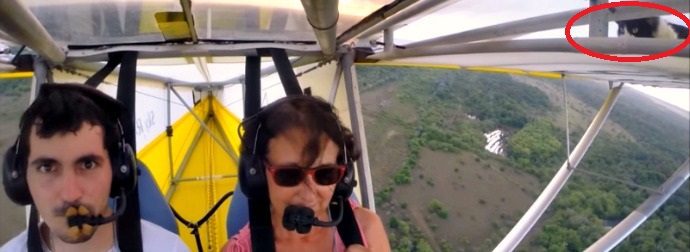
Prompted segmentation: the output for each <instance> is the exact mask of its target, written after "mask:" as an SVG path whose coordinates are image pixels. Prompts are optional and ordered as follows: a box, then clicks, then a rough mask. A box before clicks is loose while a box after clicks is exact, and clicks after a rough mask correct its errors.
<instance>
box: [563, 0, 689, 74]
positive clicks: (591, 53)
mask: <svg viewBox="0 0 690 252" xmlns="http://www.w3.org/2000/svg"><path fill="white" fill-rule="evenodd" d="M619 6H633V7H645V8H652V9H657V10H661V11H665V12H668V13H671V14H673V15H674V16H676V17H679V18H680V19H682V20H683V22H685V24H686V25H687V26H689V27H690V19H688V18H687V17H686V16H685V15H683V13H680V12H679V11H677V10H675V9H673V8H671V7H668V6H664V5H660V4H656V3H651V2H639V1H623V2H613V3H604V4H599V5H595V6H592V7H589V8H587V9H584V10H582V11H580V12H578V13H577V14H575V16H573V17H572V18H570V19H569V20H568V23H567V24H566V25H565V38H566V39H567V40H568V43H570V44H571V45H572V46H573V47H575V49H577V50H578V51H580V52H582V53H584V54H587V55H589V56H592V57H595V58H599V59H603V60H609V61H617V62H642V61H650V60H657V59H661V58H664V57H668V56H671V55H673V54H675V53H678V52H679V51H680V50H683V48H684V47H686V46H688V45H690V36H689V37H687V38H686V39H685V40H684V41H683V43H681V44H680V45H678V46H677V47H675V48H673V49H671V50H668V51H665V52H661V53H657V54H651V55H645V56H632V57H619V56H613V55H607V54H603V53H598V52H595V51H592V50H589V49H587V48H585V47H583V46H581V45H580V44H578V43H577V42H575V40H574V39H573V37H572V36H570V28H572V27H573V25H574V24H575V21H577V20H578V19H580V18H582V17H584V16H585V15H587V14H589V13H592V12H595V11H598V10H603V9H607V8H612V7H619Z"/></svg>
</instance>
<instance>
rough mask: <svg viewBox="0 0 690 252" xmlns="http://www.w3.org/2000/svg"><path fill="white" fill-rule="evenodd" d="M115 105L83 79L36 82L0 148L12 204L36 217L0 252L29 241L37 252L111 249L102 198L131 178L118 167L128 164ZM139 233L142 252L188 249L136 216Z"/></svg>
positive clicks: (110, 225)
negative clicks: (5, 146) (16, 131)
mask: <svg viewBox="0 0 690 252" xmlns="http://www.w3.org/2000/svg"><path fill="white" fill-rule="evenodd" d="M122 111H123V106H122V104H121V103H119V102H118V101H117V100H115V99H113V98H111V97H110V96H108V95H106V94H104V93H102V92H100V91H99V90H97V89H95V88H92V87H88V86H86V85H81V84H44V85H42V86H41V90H40V92H39V94H38V96H37V98H36V100H35V101H34V102H33V103H32V104H31V105H30V106H29V108H28V109H27V110H26V111H25V112H24V114H23V115H22V117H21V120H20V135H19V137H18V138H17V142H16V143H15V146H13V147H12V148H10V149H9V150H8V152H7V153H6V155H5V159H6V160H5V163H4V164H3V186H4V188H5V193H6V194H7V195H8V197H9V198H10V199H12V200H13V201H14V202H15V203H17V204H20V205H29V204H31V205H33V206H34V207H35V209H36V210H37V212H38V215H40V217H41V219H42V222H41V223H40V224H36V225H31V224H30V225H29V228H28V229H27V230H25V231H23V232H22V233H21V234H19V235H18V236H17V237H15V238H13V239H12V240H10V241H9V242H7V243H6V244H5V245H3V246H2V247H1V248H0V252H5V251H8V252H9V251H12V252H14V251H27V250H28V247H30V246H31V247H36V246H40V247H42V248H43V251H119V247H118V242H117V241H118V240H117V237H116V235H117V232H116V228H117V227H116V226H115V222H114V221H112V219H114V218H113V217H114V216H113V212H115V211H113V210H111V209H110V208H109V206H108V199H109V197H116V196H118V195H121V194H122V193H123V192H125V191H126V190H127V188H132V185H133V184H134V183H136V182H135V181H136V179H132V177H129V176H134V175H133V173H132V172H134V167H132V169H131V171H130V170H128V169H122V168H123V167H125V168H127V167H128V166H127V164H128V163H127V162H129V163H130V164H131V163H133V160H132V156H131V153H129V154H130V156H129V161H127V158H126V156H127V155H125V154H127V153H128V152H126V148H125V146H128V145H126V144H124V141H123V140H122V139H123V138H122V137H121V130H122V128H121V125H120V124H119V117H120V114H121V112H122ZM123 157H125V158H123ZM128 182H129V184H128ZM78 217H80V218H81V220H86V219H91V220H93V219H97V217H101V220H102V219H103V218H108V217H110V218H109V219H111V221H109V222H106V221H101V222H106V223H104V224H100V225H98V224H94V223H93V222H91V223H85V222H78V221H75V219H79V218H78ZM37 222H38V221H35V223H37ZM36 226H37V227H38V228H36ZM32 230H34V231H32ZM32 234H36V235H32ZM141 234H142V243H143V244H142V245H143V250H144V251H189V248H188V247H187V246H186V245H185V244H184V242H183V241H182V240H181V239H180V237H179V236H177V235H175V234H173V233H171V232H169V231H167V230H165V229H163V228H162V227H159V226H157V225H155V224H153V223H151V222H148V221H146V220H141ZM32 237H38V238H36V239H33V238H32ZM39 240H40V241H39ZM36 243H40V245H36Z"/></svg>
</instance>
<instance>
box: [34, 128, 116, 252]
mask: <svg viewBox="0 0 690 252" xmlns="http://www.w3.org/2000/svg"><path fill="white" fill-rule="evenodd" d="M103 134H105V132H104V131H103V127H101V126H93V125H91V124H89V123H83V124H82V126H81V128H80V129H79V130H78V131H77V132H76V134H75V133H72V132H67V133H58V134H55V135H53V136H52V137H50V138H41V137H39V136H38V135H37V134H36V127H35V126H34V127H33V128H32V130H31V136H30V137H29V146H30V152H29V156H28V170H27V183H28V185H29V190H30V191H31V196H32V197H33V200H34V203H35V204H36V207H37V209H38V212H39V213H40V215H41V217H42V218H43V219H44V221H45V223H46V224H47V225H48V227H49V228H50V230H51V233H52V235H54V236H56V237H58V238H59V239H61V240H62V241H64V242H66V243H79V242H84V241H87V240H89V239H90V238H91V236H92V235H93V233H95V231H96V228H97V227H94V232H92V233H91V234H88V235H83V234H82V235H81V236H80V237H76V238H75V237H70V236H69V235H68V226H67V218H66V217H65V212H66V210H67V208H68V207H70V206H76V207H78V206H80V205H82V206H84V207H86V208H87V209H88V210H89V212H90V214H91V215H99V214H100V215H103V216H108V215H109V213H110V212H109V209H108V197H109V194H110V184H111V182H112V181H111V178H112V171H111V168H110V159H109V157H108V152H107V150H106V149H105V148H104V145H103Z"/></svg>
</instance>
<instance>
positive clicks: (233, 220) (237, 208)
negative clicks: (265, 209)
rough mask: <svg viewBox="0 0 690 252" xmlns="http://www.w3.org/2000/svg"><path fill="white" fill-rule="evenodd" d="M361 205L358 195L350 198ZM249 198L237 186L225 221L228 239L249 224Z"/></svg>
mask: <svg viewBox="0 0 690 252" xmlns="http://www.w3.org/2000/svg"><path fill="white" fill-rule="evenodd" d="M350 197H351V198H352V199H354V200H355V202H356V203H357V204H358V205H359V199H357V195H356V194H354V193H353V194H352V196H350ZM248 203H249V202H248V201H247V196H246V195H244V193H242V190H241V189H240V183H237V184H236V185H235V192H234V193H233V195H232V199H231V200H230V208H229V210H228V217H227V218H226V219H225V228H226V231H227V235H228V238H230V237H232V236H233V235H236V234H238V233H239V232H240V229H242V228H243V227H244V226H245V225H247V223H248V222H249V206H248Z"/></svg>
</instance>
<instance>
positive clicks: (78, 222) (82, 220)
mask: <svg viewBox="0 0 690 252" xmlns="http://www.w3.org/2000/svg"><path fill="white" fill-rule="evenodd" d="M120 197H122V204H121V205H120V206H118V208H117V211H116V212H115V213H113V214H112V215H110V216H108V217H103V216H102V215H98V216H94V215H88V210H86V208H83V206H82V207H80V208H79V209H77V211H79V214H75V215H72V216H69V217H67V226H69V227H70V228H71V227H80V226H83V225H90V226H98V225H103V224H106V223H109V222H113V221H115V220H116V219H117V218H118V217H120V216H122V214H124V213H125V208H126V207H127V198H126V196H125V191H124V189H123V190H122V193H121V195H120ZM82 208H83V209H84V210H82ZM83 211H86V213H84V212H83Z"/></svg>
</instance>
